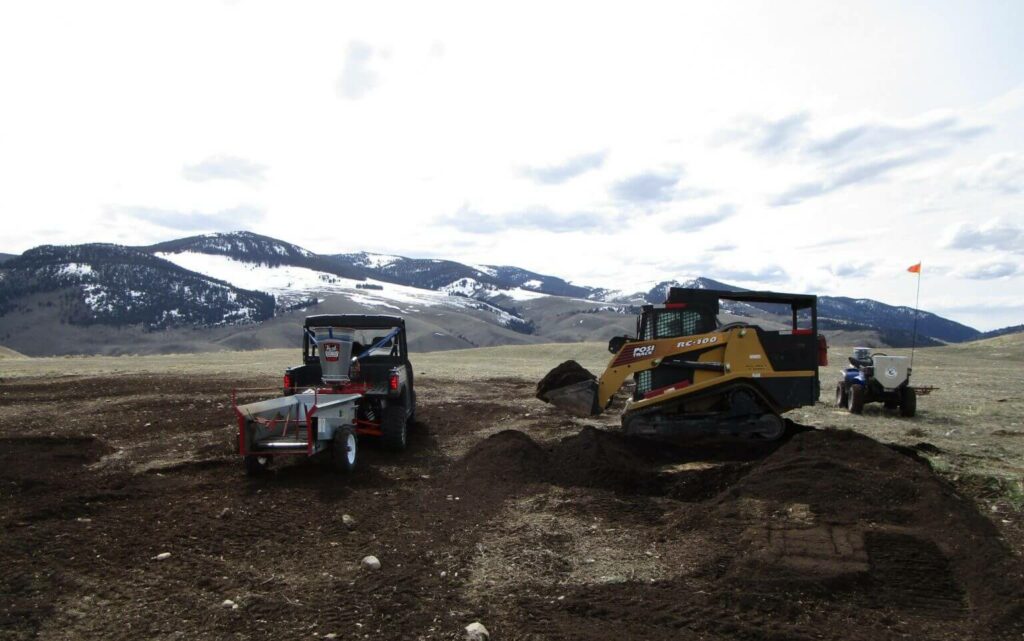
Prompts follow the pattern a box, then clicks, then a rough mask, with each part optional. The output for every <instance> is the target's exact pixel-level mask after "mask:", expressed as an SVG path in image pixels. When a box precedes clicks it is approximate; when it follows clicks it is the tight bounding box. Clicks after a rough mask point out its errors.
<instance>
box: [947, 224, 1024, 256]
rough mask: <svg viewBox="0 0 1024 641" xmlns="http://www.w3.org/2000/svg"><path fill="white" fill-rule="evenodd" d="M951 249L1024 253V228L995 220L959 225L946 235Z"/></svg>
mask: <svg viewBox="0 0 1024 641" xmlns="http://www.w3.org/2000/svg"><path fill="white" fill-rule="evenodd" d="M945 246H946V247H948V248H950V249H976V250H1006V251H1012V252H1017V253H1024V226H1021V225H1015V224H1012V223H1004V222H1001V221H998V220H993V221H990V222H988V223H985V224H983V225H975V224H973V223H959V224H957V225H954V226H953V227H951V228H950V229H949V230H948V231H947V233H946V240H945Z"/></svg>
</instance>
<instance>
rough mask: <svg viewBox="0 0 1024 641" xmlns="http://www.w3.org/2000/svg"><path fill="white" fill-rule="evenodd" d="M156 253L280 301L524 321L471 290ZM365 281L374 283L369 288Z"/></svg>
mask: <svg viewBox="0 0 1024 641" xmlns="http://www.w3.org/2000/svg"><path fill="white" fill-rule="evenodd" d="M156 255H157V256H158V257H160V258H163V259H165V260H169V261H171V262H172V263H174V264H176V265H178V266H180V267H184V268H185V269H189V270H192V271H195V272H199V273H200V274H204V275H206V276H209V277H211V278H215V279H217V280H222V281H225V282H228V283H231V284H232V285H234V286H235V287H239V288H242V289H249V290H256V291H263V292H267V293H270V294H273V295H274V296H275V297H276V298H277V300H278V303H279V304H288V303H296V302H301V301H303V300H308V299H309V298H312V297H314V296H317V297H319V295H321V294H335V295H340V296H344V297H345V298H348V299H349V300H351V301H353V302H355V303H358V304H360V305H365V306H366V307H369V308H373V309H387V310H394V311H398V312H400V313H403V314H404V313H409V312H417V311H420V310H421V309H422V308H424V307H447V308H451V309H460V310H463V311H476V312H479V313H484V314H490V315H493V316H494V318H493V319H492V320H493V321H495V322H497V323H498V324H500V325H502V326H505V327H511V326H514V325H515V324H517V323H520V322H522V321H521V320H520V319H519V318H517V317H516V316H514V315H512V314H509V313H508V312H506V311H504V310H501V309H498V308H497V307H495V306H493V305H491V304H489V303H486V302H483V301H480V300H477V299H474V298H469V297H467V295H452V294H450V293H449V292H447V291H434V290H432V289H419V288H417V287H408V286H405V285H395V284H392V283H386V282H382V281H376V280H366V281H357V280H353V279H349V278H342V277H340V276H335V275H333V274H328V273H325V272H319V271H316V270H313V269H308V268H305V267H293V266H290V265H280V266H277V267H270V266H268V265H261V264H257V263H245V262H241V261H238V260H235V259H233V258H231V257H230V256H224V255H220V254H202V253H197V252H182V253H180V254H171V253H158V254H156ZM377 256H379V255H377ZM391 258H396V257H391ZM463 280H467V281H472V283H475V284H476V285H477V286H480V287H490V286H485V285H482V284H481V283H478V282H477V281H475V280H473V279H463ZM357 285H363V287H364V288H362V289H361V288H358V287H357ZM366 285H371V286H374V288H373V289H366V288H365V286H366ZM377 287H379V288H380V289H377ZM464 288H465V289H467V291H468V289H470V288H471V284H470V283H465V284H464ZM455 289H456V290H458V289H459V288H455ZM453 293H457V292H453ZM539 295H543V294H539Z"/></svg>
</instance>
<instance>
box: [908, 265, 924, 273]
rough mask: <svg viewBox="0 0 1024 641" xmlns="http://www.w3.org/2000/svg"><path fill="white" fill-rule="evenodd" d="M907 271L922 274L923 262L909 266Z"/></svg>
mask: <svg viewBox="0 0 1024 641" xmlns="http://www.w3.org/2000/svg"><path fill="white" fill-rule="evenodd" d="M907 271H908V272H910V273H911V274H920V273H921V263H918V264H916V265H911V266H910V267H907Z"/></svg>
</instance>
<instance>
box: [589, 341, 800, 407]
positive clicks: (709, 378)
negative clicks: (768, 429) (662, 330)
mask: <svg viewBox="0 0 1024 641" xmlns="http://www.w3.org/2000/svg"><path fill="white" fill-rule="evenodd" d="M709 347H710V349H709ZM690 353H699V354H698V355H697V357H696V358H695V359H694V361H692V362H693V363H697V364H698V365H697V366H696V367H695V368H694V369H695V372H694V381H693V383H692V384H688V385H680V386H678V387H674V386H669V387H668V388H665V389H662V390H653V391H654V392H658V393H657V394H656V395H653V396H652V397H650V398H645V399H641V400H636V401H632V402H631V403H630V404H629V406H628V409H629V410H636V409H642V408H645V407H649V406H651V405H655V404H659V403H664V402H667V401H670V400H673V399H676V398H679V397H681V396H685V395H690V394H694V393H697V392H700V391H704V390H706V389H708V388H710V387H713V386H716V385H721V384H723V383H729V382H732V381H737V380H741V379H753V380H756V379H770V378H793V377H810V378H816V377H817V372H816V371H814V370H796V371H775V370H774V369H773V368H772V365H771V360H770V359H769V358H768V355H767V354H766V353H765V350H764V347H763V346H762V345H761V341H760V340H759V339H758V335H757V331H756V330H755V329H754V328H753V327H733V328H729V329H727V330H725V331H717V332H711V333H707V334H697V335H693V336H683V337H674V338H662V339H655V340H647V341H631V342H627V343H625V344H624V345H623V346H622V348H621V349H620V350H619V351H618V352H617V353H616V354H615V355H614V356H612V359H611V361H610V362H609V364H608V367H607V368H606V369H605V371H604V373H603V374H602V376H601V377H600V379H599V381H598V399H597V401H598V405H599V407H601V408H604V407H607V406H608V403H609V402H610V401H611V399H612V397H613V396H614V395H615V393H616V392H617V391H618V390H619V388H621V387H622V385H623V383H625V381H626V379H627V378H628V377H629V376H631V375H633V374H636V373H637V372H643V371H646V370H651V369H654V368H656V367H658V366H659V365H661V364H662V362H663V361H664V360H665V359H667V358H672V357H677V356H685V355H686V354H690ZM705 368H706V369H705ZM772 409H773V410H774V411H775V412H777V413H781V412H783V411H786V409H789V408H782V407H773V408H772Z"/></svg>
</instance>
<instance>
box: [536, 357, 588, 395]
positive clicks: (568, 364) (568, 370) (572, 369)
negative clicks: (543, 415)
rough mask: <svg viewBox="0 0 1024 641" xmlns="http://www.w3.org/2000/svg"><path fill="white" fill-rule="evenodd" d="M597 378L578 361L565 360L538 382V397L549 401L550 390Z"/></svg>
mask: <svg viewBox="0 0 1024 641" xmlns="http://www.w3.org/2000/svg"><path fill="white" fill-rule="evenodd" d="M593 380H597V377H596V376H594V375H593V374H592V373H590V371H589V370H588V369H587V368H585V367H583V366H582V365H580V364H579V363H577V362H576V361H565V362H564V363H562V364H561V365H559V366H558V367H556V368H554V369H553V370H551V371H550V372H548V373H547V374H545V375H544V378H542V379H540V381H539V382H538V383H537V394H536V396H537V398H539V399H540V400H542V401H544V402H545V403H546V402H548V392H550V391H551V390H554V389H559V388H562V387H566V386H568V385H572V384H574V383H582V382H583V381H593Z"/></svg>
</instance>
